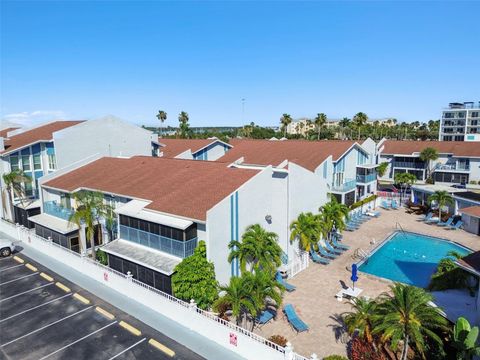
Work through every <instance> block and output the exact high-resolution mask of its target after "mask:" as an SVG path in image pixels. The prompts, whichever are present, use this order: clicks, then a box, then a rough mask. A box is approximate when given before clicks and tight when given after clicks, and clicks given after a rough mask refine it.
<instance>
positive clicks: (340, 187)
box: [332, 179, 357, 193]
mask: <svg viewBox="0 0 480 360" xmlns="http://www.w3.org/2000/svg"><path fill="white" fill-rule="evenodd" d="M356 186H357V180H355V179H346V181H345V182H344V183H343V184H333V186H332V191H333V192H342V193H345V192H349V191H351V190H353V189H355V187H356Z"/></svg>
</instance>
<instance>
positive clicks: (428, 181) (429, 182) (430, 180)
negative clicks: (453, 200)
mask: <svg viewBox="0 0 480 360" xmlns="http://www.w3.org/2000/svg"><path fill="white" fill-rule="evenodd" d="M425 184H430V185H432V184H435V181H433V179H432V178H428V179H427V180H425Z"/></svg>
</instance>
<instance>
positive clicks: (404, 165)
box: [393, 161, 426, 169]
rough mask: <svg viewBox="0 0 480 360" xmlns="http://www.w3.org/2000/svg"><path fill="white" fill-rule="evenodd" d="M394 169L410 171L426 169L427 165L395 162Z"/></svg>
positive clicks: (412, 162)
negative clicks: (407, 169)
mask: <svg viewBox="0 0 480 360" xmlns="http://www.w3.org/2000/svg"><path fill="white" fill-rule="evenodd" d="M393 167H396V168H409V169H425V167H426V166H425V163H423V162H414V161H394V162H393Z"/></svg>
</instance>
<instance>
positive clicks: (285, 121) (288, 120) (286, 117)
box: [280, 114, 292, 137]
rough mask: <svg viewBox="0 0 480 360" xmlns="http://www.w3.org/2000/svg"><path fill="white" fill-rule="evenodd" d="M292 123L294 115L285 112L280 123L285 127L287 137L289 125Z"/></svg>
mask: <svg viewBox="0 0 480 360" xmlns="http://www.w3.org/2000/svg"><path fill="white" fill-rule="evenodd" d="M291 123H292V117H291V116H290V115H289V114H283V115H282V117H281V118H280V124H281V125H282V128H283V137H287V126H288V125H290V124H291Z"/></svg>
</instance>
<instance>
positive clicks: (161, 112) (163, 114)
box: [157, 110, 167, 137]
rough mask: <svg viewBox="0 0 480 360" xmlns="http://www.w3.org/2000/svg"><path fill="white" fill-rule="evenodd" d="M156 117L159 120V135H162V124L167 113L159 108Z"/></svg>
mask: <svg viewBox="0 0 480 360" xmlns="http://www.w3.org/2000/svg"><path fill="white" fill-rule="evenodd" d="M157 119H158V120H160V131H159V135H160V137H162V125H163V122H164V121H165V120H167V113H166V112H165V111H163V110H159V111H158V114H157Z"/></svg>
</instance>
